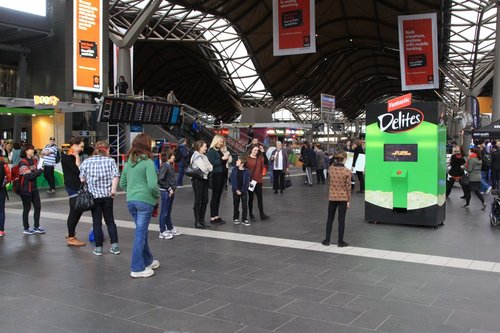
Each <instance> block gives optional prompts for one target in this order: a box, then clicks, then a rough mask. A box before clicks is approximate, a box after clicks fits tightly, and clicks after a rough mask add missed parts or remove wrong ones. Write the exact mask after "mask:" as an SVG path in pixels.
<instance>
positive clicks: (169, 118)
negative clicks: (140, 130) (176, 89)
mask: <svg viewBox="0 0 500 333" xmlns="http://www.w3.org/2000/svg"><path fill="white" fill-rule="evenodd" d="M180 113H181V105H177V104H170V103H165V102H153V101H144V100H135V99H126V98H115V97H105V98H104V101H103V103H102V105H101V109H100V114H99V120H100V121H101V122H106V123H107V122H113V123H134V124H152V125H177V124H178V123H179V122H180V121H181V117H180Z"/></svg>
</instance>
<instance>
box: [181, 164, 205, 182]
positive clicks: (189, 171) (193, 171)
mask: <svg viewBox="0 0 500 333" xmlns="http://www.w3.org/2000/svg"><path fill="white" fill-rule="evenodd" d="M184 174H185V175H186V176H188V177H191V178H197V179H203V178H204V177H203V171H202V170H201V169H199V168H194V167H193V165H191V164H190V165H188V167H187V168H186V170H184Z"/></svg>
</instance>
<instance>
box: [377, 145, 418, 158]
mask: <svg viewBox="0 0 500 333" xmlns="http://www.w3.org/2000/svg"><path fill="white" fill-rule="evenodd" d="M417 161H418V145H417V144H384V162H417Z"/></svg>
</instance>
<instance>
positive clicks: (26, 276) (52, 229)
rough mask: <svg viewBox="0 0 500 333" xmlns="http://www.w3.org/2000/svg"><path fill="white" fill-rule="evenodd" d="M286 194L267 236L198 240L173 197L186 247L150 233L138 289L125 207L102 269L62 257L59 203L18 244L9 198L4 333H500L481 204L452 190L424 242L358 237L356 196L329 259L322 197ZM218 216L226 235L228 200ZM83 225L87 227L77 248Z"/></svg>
mask: <svg viewBox="0 0 500 333" xmlns="http://www.w3.org/2000/svg"><path fill="white" fill-rule="evenodd" d="M292 180H293V182H294V186H293V187H292V188H290V189H289V190H287V191H286V193H285V194H283V195H280V194H277V195H275V194H273V193H272V191H271V190H270V189H269V188H266V189H265V190H264V197H265V207H266V212H267V213H268V214H269V215H271V217H272V219H271V220H270V221H269V222H267V221H266V222H260V221H257V222H255V223H254V224H252V226H250V227H244V226H241V225H239V226H234V225H233V224H232V223H227V224H226V225H223V226H218V227H214V228H212V229H210V230H206V231H205V230H202V231H200V230H196V229H192V228H191V227H192V210H191V202H192V190H191V189H190V188H189V187H184V188H182V189H179V191H178V192H177V194H176V198H175V203H174V213H173V217H174V223H175V224H176V225H177V226H179V227H181V228H182V230H183V231H185V234H184V235H182V236H180V237H176V238H174V239H173V240H171V241H167V240H160V239H158V234H157V231H156V230H157V226H156V223H157V221H156V220H155V221H154V225H151V230H152V231H151V232H150V234H149V240H150V245H151V247H152V251H153V254H154V255H155V257H156V258H157V259H159V260H160V262H161V267H160V268H159V269H158V270H157V272H156V273H157V274H156V275H155V276H154V277H152V278H149V279H142V280H135V279H132V278H130V277H129V275H128V274H129V265H130V250H131V242H132V238H133V224H132V223H131V222H130V221H131V219H130V216H129V215H128V213H127V211H126V208H125V205H124V203H125V198H124V196H123V195H121V196H119V197H118V198H117V200H116V203H115V215H116V219H117V220H118V223H119V226H120V227H119V236H120V247H121V250H122V254H120V255H118V256H115V255H112V254H111V253H109V252H106V253H105V254H104V255H103V256H102V257H95V256H93V255H92V254H91V250H92V247H91V246H90V245H87V246H85V247H82V248H69V247H67V246H66V245H65V240H64V235H65V234H66V229H65V218H66V217H67V200H66V199H65V198H64V195H63V193H62V192H63V191H58V192H59V193H58V194H57V196H56V197H49V195H46V194H43V195H42V196H43V197H44V198H43V208H42V224H43V226H44V227H45V228H46V229H47V231H48V232H47V234H46V235H36V236H25V235H22V234H21V232H20V230H21V222H20V217H21V215H20V212H21V210H20V208H21V205H20V203H19V201H18V199H17V198H12V200H11V201H10V202H8V204H7V207H8V209H7V226H6V231H7V236H6V237H5V238H4V239H0V286H1V288H0V332H2V333H7V332H51V333H52V332H56V333H57V332H120V333H121V332H202V333H205V332H217V333H223V332H240V333H258V332H387V333H393V332H394V333H401V332H416V333H427V332H470V333H472V332H474V333H480V332H481V333H485V332H500V283H499V278H500V275H499V273H498V271H500V266H499V264H498V263H500V251H499V250H500V229H494V228H491V227H490V226H489V223H488V218H487V213H483V212H481V211H480V205H479V203H478V202H475V201H472V202H471V208H469V209H468V210H465V209H463V208H461V199H459V198H458V197H459V196H460V193H459V189H458V188H457V189H455V190H454V193H452V197H451V200H449V201H448V209H447V220H446V223H445V225H444V226H442V227H440V228H420V227H407V226H396V225H384V224H369V223H366V222H365V221H363V206H362V205H363V202H362V197H361V195H359V194H354V199H353V205H352V206H353V208H352V209H351V210H350V211H349V212H348V218H347V230H346V237H345V238H346V240H347V241H348V242H350V243H351V244H352V245H353V247H348V248H345V249H338V248H337V247H335V246H330V247H328V248H325V247H323V246H321V245H318V242H319V241H321V240H322V238H323V232H324V223H325V218H326V207H327V201H326V200H327V189H326V187H325V186H323V185H317V186H313V187H311V188H309V187H305V186H303V185H301V184H300V183H301V178H299V177H294V178H292ZM473 200H474V198H473ZM221 207H222V208H221V211H222V216H223V217H224V218H225V219H226V220H228V221H230V218H231V216H232V198H231V195H230V193H224V194H223V198H222V206H221ZM89 221H90V218H89V214H88V213H86V214H85V216H84V218H83V219H82V222H81V223H80V225H79V226H78V232H79V233H80V234H81V235H82V236H85V235H86V233H87V232H88V229H89V227H90V225H89V224H88V222H89ZM332 239H335V235H333V236H332ZM108 248H109V243H106V244H105V249H106V250H108Z"/></svg>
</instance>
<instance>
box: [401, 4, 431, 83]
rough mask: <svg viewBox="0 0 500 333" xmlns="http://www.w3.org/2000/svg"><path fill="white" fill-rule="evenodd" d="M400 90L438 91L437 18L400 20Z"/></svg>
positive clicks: (428, 15)
mask: <svg viewBox="0 0 500 333" xmlns="http://www.w3.org/2000/svg"><path fill="white" fill-rule="evenodd" d="M398 27H399V58H400V66H401V89H402V90H403V91H405V90H422V89H437V88H439V69H438V66H439V62H438V44H437V42H438V40H437V38H438V36H437V16H436V14H435V13H432V14H421V15H407V16H399V17H398Z"/></svg>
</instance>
